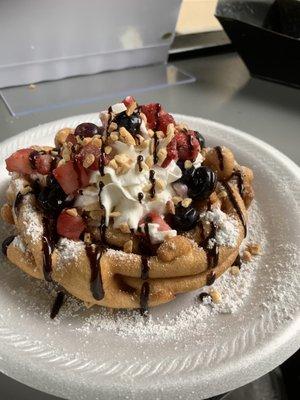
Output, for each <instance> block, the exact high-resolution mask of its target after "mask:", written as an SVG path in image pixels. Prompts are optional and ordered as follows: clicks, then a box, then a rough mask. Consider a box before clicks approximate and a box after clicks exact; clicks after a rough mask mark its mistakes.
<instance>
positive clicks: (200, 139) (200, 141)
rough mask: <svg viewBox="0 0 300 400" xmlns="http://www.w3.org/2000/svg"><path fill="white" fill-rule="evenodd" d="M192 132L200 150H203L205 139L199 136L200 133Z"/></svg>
mask: <svg viewBox="0 0 300 400" xmlns="http://www.w3.org/2000/svg"><path fill="white" fill-rule="evenodd" d="M194 132H195V135H196V138H197V140H198V142H199V143H200V147H201V149H204V147H205V139H204V137H203V136H202V135H201V133H200V132H198V131H194Z"/></svg>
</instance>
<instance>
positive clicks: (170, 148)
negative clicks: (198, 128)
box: [161, 137, 178, 168]
mask: <svg viewBox="0 0 300 400" xmlns="http://www.w3.org/2000/svg"><path fill="white" fill-rule="evenodd" d="M177 159H178V150H177V141H176V138H175V137H174V138H173V139H172V140H171V142H170V143H169V144H168V145H167V157H166V158H165V160H164V162H163V163H162V165H161V166H162V167H163V168H166V167H167V166H168V165H169V164H170V162H171V161H172V160H177Z"/></svg>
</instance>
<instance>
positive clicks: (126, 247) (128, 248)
mask: <svg viewBox="0 0 300 400" xmlns="http://www.w3.org/2000/svg"><path fill="white" fill-rule="evenodd" d="M132 249H133V241H132V240H128V241H127V242H125V243H124V246H123V251H124V252H125V253H132Z"/></svg>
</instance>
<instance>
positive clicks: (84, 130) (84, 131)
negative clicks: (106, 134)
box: [74, 122, 103, 138]
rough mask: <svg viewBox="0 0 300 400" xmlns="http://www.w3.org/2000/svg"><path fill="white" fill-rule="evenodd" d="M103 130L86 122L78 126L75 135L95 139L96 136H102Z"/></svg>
mask: <svg viewBox="0 0 300 400" xmlns="http://www.w3.org/2000/svg"><path fill="white" fill-rule="evenodd" d="M102 132H103V129H102V128H100V127H99V126H97V125H95V124H92V123H91V122H84V123H82V124H80V125H78V126H77V127H76V129H75V132H74V135H75V136H80V137H81V138H85V137H93V136H94V135H101V134H102Z"/></svg>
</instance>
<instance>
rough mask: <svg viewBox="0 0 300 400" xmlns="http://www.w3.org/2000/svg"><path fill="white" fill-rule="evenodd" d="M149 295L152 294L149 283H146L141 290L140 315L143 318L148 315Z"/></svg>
mask: <svg viewBox="0 0 300 400" xmlns="http://www.w3.org/2000/svg"><path fill="white" fill-rule="evenodd" d="M149 294H150V286H149V283H148V282H144V283H143V285H142V288H141V295H140V313H141V315H142V316H146V315H147V314H148V301H149Z"/></svg>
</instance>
